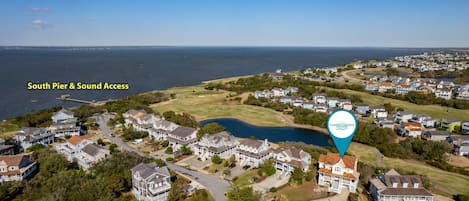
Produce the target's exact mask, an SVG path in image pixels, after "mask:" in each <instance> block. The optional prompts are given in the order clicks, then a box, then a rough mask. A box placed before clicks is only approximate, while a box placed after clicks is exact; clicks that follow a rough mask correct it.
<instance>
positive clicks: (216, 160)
mask: <svg viewBox="0 0 469 201" xmlns="http://www.w3.org/2000/svg"><path fill="white" fill-rule="evenodd" d="M222 162H223V159H221V158H220V156H218V155H217V154H215V155H213V156H212V163H215V164H221V163H222Z"/></svg>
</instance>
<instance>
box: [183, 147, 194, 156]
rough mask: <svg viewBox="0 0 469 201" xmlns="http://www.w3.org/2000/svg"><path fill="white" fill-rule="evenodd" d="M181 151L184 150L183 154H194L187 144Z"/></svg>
mask: <svg viewBox="0 0 469 201" xmlns="http://www.w3.org/2000/svg"><path fill="white" fill-rule="evenodd" d="M181 152H182V155H191V154H192V150H191V148H189V147H187V146H186V145H184V146H182V147H181Z"/></svg>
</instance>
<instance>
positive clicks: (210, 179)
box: [95, 114, 231, 201]
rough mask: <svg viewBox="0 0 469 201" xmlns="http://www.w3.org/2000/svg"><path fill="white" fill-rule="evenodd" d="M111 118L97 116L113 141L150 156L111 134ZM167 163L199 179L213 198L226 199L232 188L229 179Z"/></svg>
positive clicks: (176, 169)
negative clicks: (109, 121) (109, 122)
mask: <svg viewBox="0 0 469 201" xmlns="http://www.w3.org/2000/svg"><path fill="white" fill-rule="evenodd" d="M111 118H112V116H111V115H109V114H103V115H100V116H97V117H96V118H95V119H96V122H97V123H98V124H99V128H100V129H101V131H102V132H103V134H104V136H106V137H107V138H108V139H109V140H110V141H111V142H112V143H114V144H116V145H117V146H118V147H120V148H121V149H122V150H125V151H129V152H134V153H136V154H138V155H140V156H143V157H149V156H147V155H146V154H144V153H143V152H141V151H139V150H137V149H135V148H133V147H131V146H129V145H128V144H127V143H125V142H123V141H122V140H121V139H120V138H118V137H112V136H111V133H112V132H111V130H110V129H109V127H108V126H107V122H108V120H109V119H111ZM154 158H156V157H154ZM166 165H167V166H168V168H169V169H171V170H173V171H175V172H178V173H182V174H184V176H186V177H189V178H190V179H192V180H194V181H197V182H198V183H199V184H201V185H203V186H204V187H205V188H207V190H208V191H209V192H210V194H212V196H213V198H215V200H216V201H226V198H225V192H227V191H228V190H229V189H230V188H231V185H230V183H228V182H227V181H225V180H222V179H220V178H218V177H216V176H213V175H206V174H203V173H200V172H197V171H194V170H190V169H187V168H185V167H182V166H179V165H175V164H172V163H166Z"/></svg>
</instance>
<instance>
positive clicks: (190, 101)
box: [150, 85, 286, 126]
mask: <svg viewBox="0 0 469 201" xmlns="http://www.w3.org/2000/svg"><path fill="white" fill-rule="evenodd" d="M162 92H164V93H167V94H172V93H174V94H176V99H173V100H170V101H166V102H162V103H158V104H153V105H151V106H150V107H151V108H152V109H153V110H155V111H158V112H160V113H163V112H165V111H170V110H172V111H175V112H187V113H189V114H191V115H193V116H195V117H196V119H197V120H198V121H202V120H205V119H212V118H236V119H239V120H242V121H245V122H247V123H250V124H254V125H258V126H285V125H286V122H284V121H283V120H282V118H281V117H279V116H278V114H277V113H275V112H274V111H272V110H270V109H267V108H262V107H256V106H251V105H242V104H240V103H239V101H225V99H226V98H227V96H229V95H230V92H227V91H222V90H220V91H210V90H205V89H204V88H203V86H202V85H198V86H190V87H177V88H171V89H168V90H164V91H162ZM232 95H233V94H232Z"/></svg>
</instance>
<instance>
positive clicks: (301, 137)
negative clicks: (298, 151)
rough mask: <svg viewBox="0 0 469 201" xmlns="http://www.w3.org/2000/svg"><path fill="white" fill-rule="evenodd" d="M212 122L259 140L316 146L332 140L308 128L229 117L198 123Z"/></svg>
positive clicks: (232, 131)
mask: <svg viewBox="0 0 469 201" xmlns="http://www.w3.org/2000/svg"><path fill="white" fill-rule="evenodd" d="M212 122H215V123H218V124H220V125H222V126H223V127H225V128H226V130H227V131H229V132H230V133H231V134H232V135H234V136H236V137H241V138H249V137H251V136H254V137H256V138H257V139H260V140H263V139H268V140H269V141H270V142H284V141H290V142H304V143H306V144H313V145H317V146H331V145H332V141H331V139H330V138H329V136H328V135H324V134H322V133H319V132H316V131H313V130H308V129H301V128H289V127H264V126H253V125H250V124H247V123H245V122H243V121H240V120H238V119H231V118H219V119H208V120H205V121H202V122H200V125H201V126H204V125H205V124H207V123H212Z"/></svg>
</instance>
